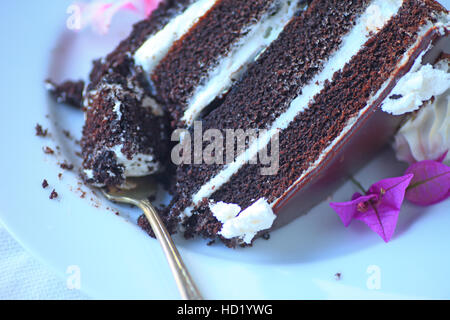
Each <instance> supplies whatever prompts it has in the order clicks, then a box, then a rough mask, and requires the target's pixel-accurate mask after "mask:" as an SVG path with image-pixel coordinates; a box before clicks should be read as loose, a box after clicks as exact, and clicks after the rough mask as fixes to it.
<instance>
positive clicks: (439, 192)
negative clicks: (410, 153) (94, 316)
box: [406, 160, 450, 206]
mask: <svg viewBox="0 0 450 320" xmlns="http://www.w3.org/2000/svg"><path fill="white" fill-rule="evenodd" d="M406 173H413V174H414V179H413V180H412V181H411V186H410V188H408V191H407V192H406V199H408V200H409V201H411V202H412V203H414V204H416V205H420V206H429V205H432V204H436V203H438V202H441V201H444V200H445V199H447V198H448V197H449V195H450V167H449V166H447V165H445V164H443V163H440V162H438V161H431V160H426V161H421V162H418V163H415V164H413V165H411V166H410V167H409V168H408V170H406Z"/></svg>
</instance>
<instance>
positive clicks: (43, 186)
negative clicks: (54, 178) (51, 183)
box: [42, 179, 48, 189]
mask: <svg viewBox="0 0 450 320" xmlns="http://www.w3.org/2000/svg"><path fill="white" fill-rule="evenodd" d="M47 187H48V181H47V180H46V179H44V181H42V188H43V189H45V188H47Z"/></svg>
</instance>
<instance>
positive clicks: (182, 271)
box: [138, 200, 203, 300]
mask: <svg viewBox="0 0 450 320" xmlns="http://www.w3.org/2000/svg"><path fill="white" fill-rule="evenodd" d="M138 206H139V208H141V209H142V211H144V214H145V216H146V217H147V220H148V221H149V223H150V226H151V227H152V229H153V232H154V233H155V235H156V238H157V239H158V241H159V243H160V244H161V248H162V250H163V252H164V254H165V256H166V259H167V261H168V262H169V266H170V269H171V271H172V274H173V276H174V277H175V282H176V284H177V287H178V290H179V291H180V294H181V297H182V299H183V300H203V298H202V296H201V294H200V292H199V291H198V289H197V286H196V285H195V283H194V281H193V280H192V278H191V276H190V274H189V272H188V270H187V268H186V266H185V265H184V263H183V260H182V259H181V255H180V253H179V252H178V250H177V248H176V247H175V244H174V243H173V240H172V237H171V236H170V234H169V232H168V231H167V229H166V227H165V226H164V224H163V222H162V220H161V218H160V216H159V214H158V212H157V211H156V209H155V208H154V207H153V205H152V204H151V203H150V201H148V200H142V201H139V204H138Z"/></svg>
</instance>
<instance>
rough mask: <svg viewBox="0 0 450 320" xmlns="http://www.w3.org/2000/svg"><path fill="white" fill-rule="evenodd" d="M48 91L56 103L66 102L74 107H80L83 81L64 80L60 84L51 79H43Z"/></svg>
mask: <svg viewBox="0 0 450 320" xmlns="http://www.w3.org/2000/svg"><path fill="white" fill-rule="evenodd" d="M45 83H46V85H47V89H48V91H49V92H50V93H51V94H52V95H53V97H54V98H55V99H56V101H57V102H58V103H67V104H69V105H71V106H73V107H76V108H80V109H81V108H82V105H83V90H84V81H81V80H80V81H66V82H63V83H61V84H60V85H58V84H56V83H54V82H52V81H51V80H46V81H45Z"/></svg>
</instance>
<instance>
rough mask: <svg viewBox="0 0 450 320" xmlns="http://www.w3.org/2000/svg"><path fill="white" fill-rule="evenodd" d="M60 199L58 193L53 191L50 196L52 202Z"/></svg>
mask: <svg viewBox="0 0 450 320" xmlns="http://www.w3.org/2000/svg"><path fill="white" fill-rule="evenodd" d="M56 198H58V193H57V192H56V191H55V189H53V191H52V193H51V194H50V200H53V199H56Z"/></svg>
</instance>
